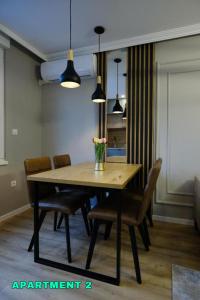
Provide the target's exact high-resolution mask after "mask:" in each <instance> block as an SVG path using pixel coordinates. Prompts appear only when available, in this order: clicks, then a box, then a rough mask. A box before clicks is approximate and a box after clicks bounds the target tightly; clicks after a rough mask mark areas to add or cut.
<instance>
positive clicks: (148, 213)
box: [147, 204, 153, 227]
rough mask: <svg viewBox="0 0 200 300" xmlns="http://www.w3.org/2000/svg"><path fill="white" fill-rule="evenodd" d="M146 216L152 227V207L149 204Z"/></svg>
mask: <svg viewBox="0 0 200 300" xmlns="http://www.w3.org/2000/svg"><path fill="white" fill-rule="evenodd" d="M147 218H148V220H149V224H150V226H151V227H153V219H152V207H151V204H150V205H149V208H148V210H147Z"/></svg>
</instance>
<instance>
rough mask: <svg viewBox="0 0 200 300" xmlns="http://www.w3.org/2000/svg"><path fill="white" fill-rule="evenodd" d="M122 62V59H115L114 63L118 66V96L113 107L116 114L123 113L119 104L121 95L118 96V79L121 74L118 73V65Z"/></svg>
mask: <svg viewBox="0 0 200 300" xmlns="http://www.w3.org/2000/svg"><path fill="white" fill-rule="evenodd" d="M121 61H122V60H121V59H120V58H115V59H114V62H115V63H116V64H117V95H116V102H115V105H114V106H113V110H112V111H113V113H114V114H121V113H122V112H123V108H122V106H121V105H120V102H119V94H118V77H119V74H118V73H119V72H118V64H119V63H120V62H121Z"/></svg>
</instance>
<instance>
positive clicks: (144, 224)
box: [143, 218, 151, 246]
mask: <svg viewBox="0 0 200 300" xmlns="http://www.w3.org/2000/svg"><path fill="white" fill-rule="evenodd" d="M143 228H144V231H145V235H146V239H147V242H148V244H149V246H151V241H150V237H149V230H148V226H147V221H146V219H145V218H144V220H143Z"/></svg>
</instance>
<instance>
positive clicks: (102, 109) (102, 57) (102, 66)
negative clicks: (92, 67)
mask: <svg viewBox="0 0 200 300" xmlns="http://www.w3.org/2000/svg"><path fill="white" fill-rule="evenodd" d="M97 64H99V73H100V75H101V80H102V84H101V86H102V89H103V91H104V92H105V94H106V82H107V80H106V74H107V63H106V52H101V53H97ZM98 105H99V138H101V137H105V136H106V103H105V102H104V103H99V104H98Z"/></svg>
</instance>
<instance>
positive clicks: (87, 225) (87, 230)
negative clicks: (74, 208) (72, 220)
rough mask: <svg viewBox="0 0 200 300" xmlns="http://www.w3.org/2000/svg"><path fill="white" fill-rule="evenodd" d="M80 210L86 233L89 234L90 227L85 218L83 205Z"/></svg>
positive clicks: (85, 212)
mask: <svg viewBox="0 0 200 300" xmlns="http://www.w3.org/2000/svg"><path fill="white" fill-rule="evenodd" d="M81 212H82V216H83V220H84V223H85V228H86V232H87V235H88V236H90V228H89V224H88V219H87V210H86V208H85V207H84V206H83V207H81Z"/></svg>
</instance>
